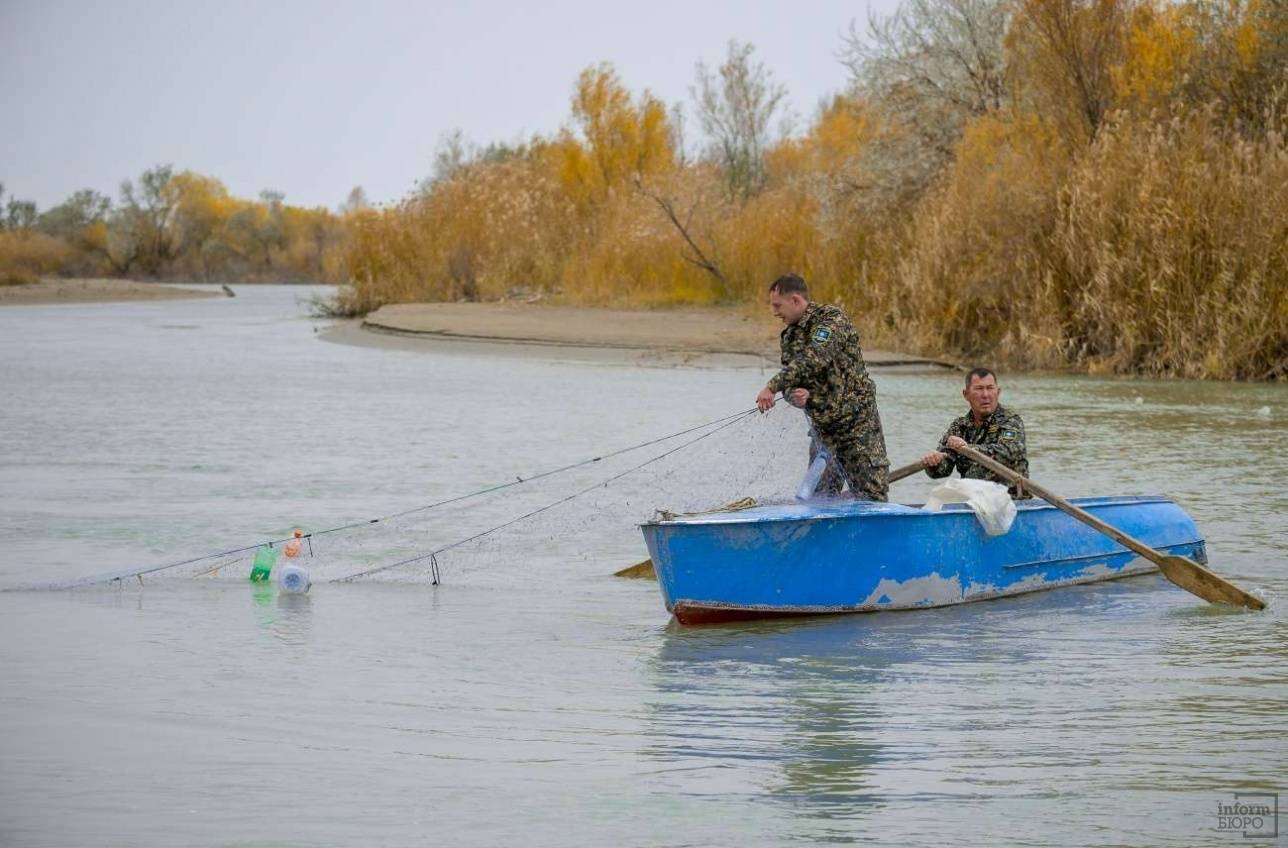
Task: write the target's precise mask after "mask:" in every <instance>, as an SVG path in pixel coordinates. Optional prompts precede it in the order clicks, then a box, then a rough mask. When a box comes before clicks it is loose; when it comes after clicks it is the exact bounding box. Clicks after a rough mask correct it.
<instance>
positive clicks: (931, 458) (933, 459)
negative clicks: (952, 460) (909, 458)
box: [921, 451, 948, 468]
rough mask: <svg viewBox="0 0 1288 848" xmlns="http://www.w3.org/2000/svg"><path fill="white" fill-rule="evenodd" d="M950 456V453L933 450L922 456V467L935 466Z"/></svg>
mask: <svg viewBox="0 0 1288 848" xmlns="http://www.w3.org/2000/svg"><path fill="white" fill-rule="evenodd" d="M947 458H948V454H946V453H940V452H939V451H931V452H930V453H928V454H926V455H925V456H923V457H922V458H921V467H922V468H934V467H935V466H936V465H938V464H939V463H941V462H943V461H944V460H945V459H947Z"/></svg>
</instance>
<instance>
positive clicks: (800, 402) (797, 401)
mask: <svg viewBox="0 0 1288 848" xmlns="http://www.w3.org/2000/svg"><path fill="white" fill-rule="evenodd" d="M808 400H809V389H792V393H791V394H790V395H788V397H787V402H788V403H790V404H791V405H792V406H794V407H796V408H797V409H804V408H805V402H806V401H808Z"/></svg>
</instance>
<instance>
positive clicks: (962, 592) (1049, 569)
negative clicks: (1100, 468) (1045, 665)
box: [641, 497, 1207, 624]
mask: <svg viewBox="0 0 1288 848" xmlns="http://www.w3.org/2000/svg"><path fill="white" fill-rule="evenodd" d="M1073 502H1074V503H1076V504H1077V505H1079V506H1081V507H1082V508H1083V509H1085V510H1087V511H1088V512H1091V513H1092V514H1094V515H1096V516H1097V517H1099V518H1100V519H1101V520H1103V521H1105V522H1107V523H1109V524H1111V525H1113V526H1115V527H1118V528H1120V529H1121V530H1123V531H1125V532H1126V533H1128V534H1129V535H1131V536H1134V537H1136V538H1138V539H1140V540H1142V541H1143V542H1145V543H1146V544H1148V545H1151V546H1152V547H1155V548H1158V549H1161V550H1164V551H1166V552H1168V553H1173V554H1179V555H1181V556H1188V557H1191V558H1193V559H1195V560H1196V561H1198V562H1200V563H1204V562H1206V561H1207V554H1206V549H1205V545H1204V540H1203V537H1202V536H1201V535H1200V533H1199V530H1198V527H1197V526H1196V525H1195V523H1194V521H1193V520H1192V519H1191V518H1190V516H1189V515H1187V514H1186V513H1185V511H1184V510H1183V509H1181V508H1180V507H1179V506H1177V505H1176V504H1175V503H1174V502H1172V501H1171V500H1169V499H1167V498H1162V497H1132V498H1079V499H1075V500H1074V501H1073ZM1016 506H1017V514H1016V518H1015V523H1014V524H1013V525H1012V527H1011V530H1010V532H1008V533H1006V534H1004V535H1001V536H989V535H987V534H986V533H984V531H983V528H982V527H981V526H980V524H979V522H978V520H976V518H975V516H974V514H973V513H972V512H970V511H969V510H968V509H966V507H965V506H964V505H960V504H950V505H948V506H946V507H945V508H944V509H943V510H942V511H940V512H927V511H925V510H922V509H918V508H916V507H909V506H902V505H899V504H876V503H869V502H862V501H843V502H837V503H832V504H822V505H817V504H784V505H779V506H767V507H757V508H754V509H749V510H743V511H740V512H733V513H713V514H706V515H700V516H686V517H681V518H677V519H674V520H671V521H659V522H650V523H647V524H644V525H642V526H641V530H642V531H643V533H644V539H645V542H646V544H647V545H648V549H649V555H650V556H651V557H652V559H653V564H654V568H655V570H656V572H657V578H658V585H659V587H660V588H661V590H662V597H663V600H664V601H665V603H666V608H667V609H668V610H670V611H671V612H672V613H673V614H674V615H675V617H676V618H677V619H678V620H679V621H680V622H681V623H682V624H708V623H715V622H722V621H739V620H747V619H755V618H776V617H782V616H801V615H834V614H837V613H855V612H874V611H878V610H900V609H924V608H928V607H940V606H948V605H952V604H961V603H969V602H971V601H980V600H987V599H990V598H999V597H1006V596H1009V595H1017V594H1021V593H1024V592H1036V591H1043V590H1046V589H1053V588H1057V587H1060V586H1069V585H1074V584H1079V583H1092V582H1096V581H1100V580H1112V579H1115V578H1119V577H1127V576H1130V575H1134V574H1144V573H1148V572H1150V571H1155V570H1157V569H1156V567H1155V566H1154V565H1153V563H1150V562H1149V561H1147V560H1144V559H1142V558H1140V557H1138V556H1137V555H1136V554H1134V553H1132V552H1131V551H1128V550H1127V549H1125V548H1123V547H1122V546H1121V545H1119V544H1118V543H1117V542H1115V541H1113V540H1112V539H1109V538H1108V537H1106V536H1104V535H1102V534H1100V533H1098V532H1096V531H1095V530H1092V529H1091V528H1090V527H1087V526H1086V525H1084V524H1082V523H1081V522H1078V521H1076V520H1075V519H1073V518H1072V517H1070V516H1068V515H1066V514H1065V513H1063V512H1061V511H1059V510H1057V509H1055V508H1054V507H1052V506H1051V505H1049V504H1047V503H1045V502H1042V501H1026V502H1020V503H1018V504H1017V505H1016Z"/></svg>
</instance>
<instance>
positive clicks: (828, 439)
mask: <svg viewBox="0 0 1288 848" xmlns="http://www.w3.org/2000/svg"><path fill="white" fill-rule="evenodd" d="M769 308H770V309H771V310H772V311H773V313H774V315H775V317H777V318H779V319H781V320H782V322H783V323H784V324H785V325H786V326H785V327H784V328H783V332H782V335H781V336H780V341H781V344H782V362H783V368H782V370H781V371H779V372H778V373H777V374H775V375H774V376H773V378H772V379H770V381H769V382H768V383H767V384H766V385H765V387H764V388H763V389H761V390H760V394H758V395H756V406H757V408H759V409H760V411H761V412H766V411H767V410H769V408H770V407H772V406H773V405H774V395H775V394H776V393H778V392H782V393H783V396H784V397H785V398H787V400H788V402H789V403H791V404H792V405H793V406H799V407H802V408H803V409H804V410H805V414H806V415H808V416H809V419H810V423H811V424H812V425H813V427H814V432H815V433H817V434H818V437H819V439H820V440H821V441H822V443H823V444H824V445H825V446H826V447H827V449H828V452H829V453H831V455H832V458H833V459H834V460H835V461H836V464H837V466H838V467H839V469H840V471H841V474H842V475H843V476H844V478H845V482H846V483H847V484H848V485H849V487H850V494H851V495H853V496H854V497H856V498H862V499H865V500H872V501H884V500H886V496H887V493H888V492H889V489H890V484H889V482H888V480H887V475H888V473H889V471H890V462H889V460H888V459H886V448H885V435H884V434H883V433H882V432H881V418H880V416H878V415H877V397H876V387H875V386H873V385H872V379H871V378H870V377H868V369H867V366H866V365H865V364H864V363H863V351H862V350H860V349H859V334H858V332H857V331H856V330H855V329H854V325H853V324H851V323H850V319H849V318H848V317H846V315H845V313H844V312H842V311H841V310H840V309H838V308H837V307H835V306H828V305H825V304H821V303H814V302H813V301H811V300H810V299H809V290H808V289H807V288H806V286H805V281H804V280H803V279H801V278H800V277H799V276H797V275H795V274H787V275H786V276H782V277H779V278H778V279H777V280H774V282H773V283H772V284H771V285H770V286H769Z"/></svg>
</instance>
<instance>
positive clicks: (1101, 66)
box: [1007, 0, 1130, 145]
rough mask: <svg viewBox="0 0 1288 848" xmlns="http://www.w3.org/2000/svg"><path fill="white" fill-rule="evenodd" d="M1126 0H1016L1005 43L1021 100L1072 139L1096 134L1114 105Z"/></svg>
mask: <svg viewBox="0 0 1288 848" xmlns="http://www.w3.org/2000/svg"><path fill="white" fill-rule="evenodd" d="M1129 2H1130V0H1019V3H1018V5H1017V7H1016V13H1015V22H1014V25H1013V26H1012V28H1011V32H1010V35H1009V36H1008V39H1007V43H1008V47H1009V48H1010V52H1011V54H1012V58H1013V64H1014V67H1015V70H1016V75H1017V77H1018V78H1019V79H1021V80H1023V92H1024V95H1023V96H1024V100H1025V105H1026V106H1027V107H1028V108H1029V109H1031V110H1032V111H1034V112H1036V113H1037V114H1039V115H1044V116H1051V117H1053V118H1054V119H1055V122H1056V123H1057V124H1058V125H1059V126H1060V127H1061V130H1062V132H1063V133H1064V135H1065V137H1066V139H1067V140H1068V141H1069V142H1070V143H1073V144H1075V145H1076V144H1078V143H1079V142H1082V143H1085V142H1088V141H1090V140H1092V139H1094V138H1095V137H1096V134H1097V133H1098V132H1099V131H1100V127H1101V125H1103V124H1104V122H1105V119H1106V117H1107V116H1108V114H1109V111H1110V109H1112V108H1113V107H1114V104H1115V98H1114V88H1115V86H1114V74H1115V69H1116V68H1117V67H1119V66H1120V65H1121V63H1122V60H1123V55H1124V46H1125V43H1126V31H1127V21H1128V12H1129V6H1128V4H1129Z"/></svg>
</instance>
